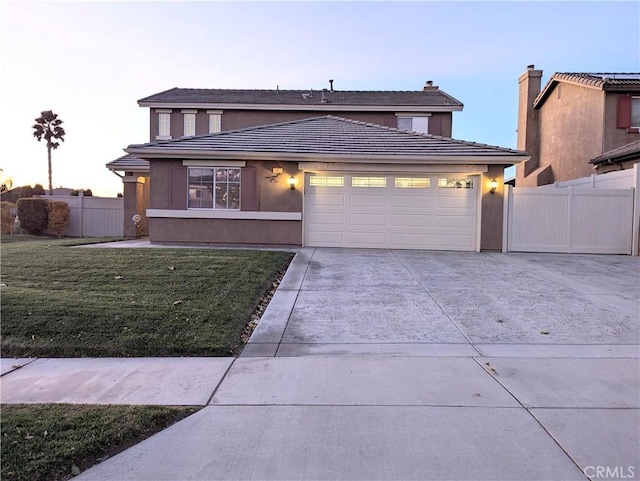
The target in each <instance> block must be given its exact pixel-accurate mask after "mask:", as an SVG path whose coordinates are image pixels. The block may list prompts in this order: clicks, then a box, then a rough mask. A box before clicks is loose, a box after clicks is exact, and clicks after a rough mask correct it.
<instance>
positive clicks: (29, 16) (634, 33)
mask: <svg viewBox="0 0 640 481" xmlns="http://www.w3.org/2000/svg"><path fill="white" fill-rule="evenodd" d="M0 22H1V24H0V27H1V33H0V35H1V36H0V40H1V43H0V49H1V50H0V69H1V81H2V100H1V104H0V108H1V109H2V112H3V115H2V116H1V118H2V120H1V121H0V122H2V123H1V125H0V129H1V130H0V131H1V132H2V140H3V142H2V144H3V145H2V146H3V155H2V160H1V161H0V168H3V169H4V171H5V173H7V174H9V175H11V176H12V177H13V179H14V183H15V184H16V185H22V184H33V183H36V182H39V183H42V184H43V185H45V187H46V182H47V180H46V179H47V165H46V149H45V146H44V145H43V144H39V143H38V142H37V141H36V140H35V139H34V138H33V137H32V130H31V125H32V124H33V120H34V119H35V118H36V117H37V116H38V115H39V113H40V111H41V110H48V109H53V110H54V112H56V113H58V114H59V115H60V117H61V118H62V119H63V120H64V121H65V124H64V126H65V128H66V130H67V140H66V142H65V143H64V144H63V145H62V146H61V147H60V148H59V149H58V150H57V151H55V152H54V156H53V183H54V186H65V187H71V188H92V189H93V191H94V193H97V194H103V195H115V193H117V192H119V191H121V183H120V180H119V179H118V178H117V177H116V176H115V175H113V174H112V173H110V172H109V171H108V170H107V169H106V168H105V167H104V164H105V163H107V162H109V161H111V160H113V159H115V158H117V157H119V156H120V155H122V154H123V152H122V149H123V148H124V147H126V146H127V145H129V144H131V143H139V142H145V141H148V136H149V133H148V110H147V109H142V108H140V107H138V106H137V104H136V101H137V100H138V99H140V98H142V97H146V96H148V95H151V94H153V93H157V92H160V91H163V90H166V89H168V88H171V87H201V88H267V89H269V88H275V87H276V85H279V86H280V88H281V89H307V88H314V89H319V88H323V87H328V79H330V78H331V79H334V80H335V82H334V85H335V88H336V89H344V90H419V89H421V88H422V86H423V85H424V83H425V81H426V80H433V81H434V84H435V85H439V86H440V88H441V89H442V90H444V91H446V92H447V93H449V94H451V95H453V96H454V97H456V98H457V99H458V100H460V101H462V102H463V103H464V105H465V107H464V110H463V111H462V112H459V113H455V114H454V123H453V136H454V137H456V138H459V139H464V140H472V141H476V142H483V143H488V144H494V145H501V146H504V147H515V142H516V134H515V130H516V116H517V92H518V84H517V78H518V76H519V75H520V74H521V73H522V72H524V70H525V69H526V66H527V65H528V64H532V63H533V64H535V65H536V67H537V68H541V69H543V70H544V77H543V82H546V80H547V79H548V78H549V76H550V75H552V74H553V73H554V72H557V71H559V72H603V71H606V72H632V71H635V72H638V71H640V3H639V2H636V1H625V2H617V3H616V2H596V1H591V2H551V1H536V2H506V1H502V2H477V1H476V2H428V1H425V2H406V3H405V2H274V3H270V2H258V3H252V2H233V3H232V2H191V3H187V2H153V3H152V2H44V3H36V2H29V1H19V2H14V1H6V0H4V1H2V3H1V4H0Z"/></svg>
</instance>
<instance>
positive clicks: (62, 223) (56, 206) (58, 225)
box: [46, 200, 71, 237]
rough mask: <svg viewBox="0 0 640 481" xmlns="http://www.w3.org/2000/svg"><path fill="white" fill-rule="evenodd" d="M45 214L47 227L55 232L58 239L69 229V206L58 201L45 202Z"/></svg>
mask: <svg viewBox="0 0 640 481" xmlns="http://www.w3.org/2000/svg"><path fill="white" fill-rule="evenodd" d="M46 202H47V213H48V217H49V221H48V224H47V225H48V227H49V229H51V230H52V231H53V232H55V233H56V234H57V235H58V237H61V236H62V233H63V232H64V231H65V230H67V227H69V218H70V217H71V209H69V204H67V203H66V202H62V201H59V200H47V201H46Z"/></svg>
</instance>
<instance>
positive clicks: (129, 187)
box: [122, 174, 148, 238]
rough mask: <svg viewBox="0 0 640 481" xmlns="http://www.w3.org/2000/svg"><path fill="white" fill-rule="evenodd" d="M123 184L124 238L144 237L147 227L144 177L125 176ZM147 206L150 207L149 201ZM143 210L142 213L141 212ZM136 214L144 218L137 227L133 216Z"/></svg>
mask: <svg viewBox="0 0 640 481" xmlns="http://www.w3.org/2000/svg"><path fill="white" fill-rule="evenodd" d="M122 182H123V187H124V189H123V190H124V192H123V197H124V236H125V237H126V238H136V237H140V236H142V235H144V230H145V229H144V228H143V226H146V215H145V213H146V208H143V207H144V205H145V200H144V197H145V196H144V189H145V179H144V177H139V176H137V175H131V174H128V175H125V176H124V178H123V179H122ZM147 197H148V196H147ZM146 205H148V200H147V202H146ZM141 209H142V212H141V211H140V210H141ZM136 214H139V215H140V216H141V217H142V219H141V221H140V222H138V224H137V225H136V223H135V222H134V221H133V216H134V215H136ZM147 232H148V231H147Z"/></svg>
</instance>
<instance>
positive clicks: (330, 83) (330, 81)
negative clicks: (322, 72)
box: [329, 79, 333, 92]
mask: <svg viewBox="0 0 640 481" xmlns="http://www.w3.org/2000/svg"><path fill="white" fill-rule="evenodd" d="M329 88H330V90H331V92H333V79H331V80H329Z"/></svg>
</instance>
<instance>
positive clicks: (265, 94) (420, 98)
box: [138, 87, 463, 108]
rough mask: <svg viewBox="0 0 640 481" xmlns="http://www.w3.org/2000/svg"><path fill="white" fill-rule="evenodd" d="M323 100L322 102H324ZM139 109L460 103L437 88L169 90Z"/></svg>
mask: <svg viewBox="0 0 640 481" xmlns="http://www.w3.org/2000/svg"><path fill="white" fill-rule="evenodd" d="M323 99H324V101H323ZM138 104H139V105H140V106H143V107H144V106H150V105H161V104H210V105H212V106H215V105H220V104H239V105H241V104H254V105H256V104H257V105H259V104H264V105H296V106H305V105H308V106H314V105H316V106H317V105H327V106H369V107H372V106H373V107H375V106H398V107H416V106H426V107H429V106H433V107H459V108H461V107H462V106H463V104H462V102H460V101H459V100H457V99H455V98H453V97H452V96H451V95H449V94H447V93H445V92H443V91H442V90H440V89H438V88H437V87H431V88H427V89H426V90H419V91H356V90H334V91H324V92H323V91H322V90H236V89H233V90H231V89H185V88H178V87H175V88H172V89H169V90H166V91H164V92H160V93H157V94H154V95H150V96H149V97H145V98H143V99H140V100H138Z"/></svg>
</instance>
